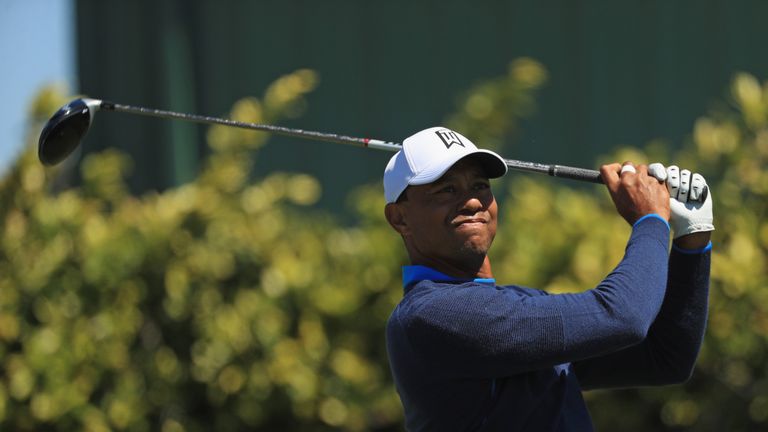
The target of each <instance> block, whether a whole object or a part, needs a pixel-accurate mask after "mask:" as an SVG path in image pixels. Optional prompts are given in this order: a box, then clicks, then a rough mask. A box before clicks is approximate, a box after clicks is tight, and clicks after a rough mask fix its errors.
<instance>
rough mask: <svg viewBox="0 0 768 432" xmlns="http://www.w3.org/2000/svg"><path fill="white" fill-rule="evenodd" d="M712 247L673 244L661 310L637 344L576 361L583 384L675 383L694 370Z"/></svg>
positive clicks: (706, 296)
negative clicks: (682, 247) (685, 247)
mask: <svg viewBox="0 0 768 432" xmlns="http://www.w3.org/2000/svg"><path fill="white" fill-rule="evenodd" d="M709 268H710V252H709V251H708V250H706V251H700V252H699V253H684V252H682V251H681V250H675V249H673V251H672V253H671V255H670V259H669V273H668V282H667V290H666V294H665V297H664V303H663V304H662V307H661V310H660V312H659V315H658V316H657V317H656V320H655V321H654V323H653V324H652V325H651V328H650V329H649V331H648V336H647V337H646V339H645V340H644V341H643V342H642V343H641V344H639V345H636V346H633V347H630V348H627V349H624V350H622V351H618V352H616V353H613V354H609V355H604V356H600V357H596V358H593V359H588V360H583V361H579V362H575V363H573V367H574V370H575V371H576V376H577V377H578V379H579V382H580V383H581V385H582V387H583V388H584V389H595V388H607V387H627V386H642V385H664V384H675V383H680V382H683V381H686V380H687V379H688V378H689V377H690V375H691V373H692V372H693V368H694V365H695V363H696V357H697V356H698V353H699V348H700V347H701V343H702V340H703V337H704V329H705V327H706V319H707V303H708V291H709Z"/></svg>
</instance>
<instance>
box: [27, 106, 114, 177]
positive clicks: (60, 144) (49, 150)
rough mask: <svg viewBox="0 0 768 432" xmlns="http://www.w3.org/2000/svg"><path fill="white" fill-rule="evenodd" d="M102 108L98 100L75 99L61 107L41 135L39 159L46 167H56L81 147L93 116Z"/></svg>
mask: <svg viewBox="0 0 768 432" xmlns="http://www.w3.org/2000/svg"><path fill="white" fill-rule="evenodd" d="M100 107H101V101H100V100H98V99H86V98H82V99H75V100H73V101H71V102H70V103H68V104H66V105H64V106H63V107H61V108H60V109H59V110H58V111H56V113H55V114H54V115H53V116H52V117H51V118H50V120H48V123H46V124H45V127H44V128H43V131H42V132H41V133H40V141H39V142H38V147H37V157H38V158H39V159H40V162H42V163H43V164H44V165H56V164H57V163H59V162H61V161H63V160H64V159H66V158H67V156H69V155H70V154H71V153H72V152H73V151H75V149H77V147H78V146H79V145H80V142H81V141H82V139H83V137H85V134H86V133H88V128H89V127H90V126H91V122H92V121H93V116H94V115H95V114H96V111H97V110H98V109H99V108H100Z"/></svg>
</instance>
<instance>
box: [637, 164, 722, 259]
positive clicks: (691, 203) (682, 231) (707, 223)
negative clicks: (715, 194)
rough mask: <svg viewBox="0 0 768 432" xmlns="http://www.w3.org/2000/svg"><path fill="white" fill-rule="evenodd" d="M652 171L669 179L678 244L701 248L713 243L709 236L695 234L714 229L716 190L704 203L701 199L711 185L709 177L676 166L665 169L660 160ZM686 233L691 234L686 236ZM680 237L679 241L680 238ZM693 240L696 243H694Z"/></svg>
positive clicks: (661, 177)
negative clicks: (714, 198)
mask: <svg viewBox="0 0 768 432" xmlns="http://www.w3.org/2000/svg"><path fill="white" fill-rule="evenodd" d="M648 172H649V173H650V174H651V175H652V176H654V177H655V178H657V179H658V180H659V181H666V183H667V188H668V189H669V196H670V200H669V206H670V210H671V217H670V219H669V224H670V226H671V227H672V231H673V232H674V238H675V240H676V243H679V242H683V243H685V244H686V246H687V247H686V248H688V249H692V248H694V247H691V244H693V245H695V246H699V244H700V243H702V242H704V244H703V245H700V246H701V247H703V246H706V243H708V242H709V235H703V234H698V235H692V234H695V233H708V232H710V231H714V229H715V226H714V225H713V224H712V222H713V216H712V190H711V189H709V188H707V189H709V190H708V192H707V194H706V197H705V199H704V201H703V202H701V201H699V199H700V197H701V196H702V193H703V191H704V189H705V188H706V186H707V182H706V180H704V177H702V176H701V175H700V174H698V173H694V174H693V175H691V172H690V171H688V170H680V168H678V167H677V166H675V165H672V166H670V167H668V168H664V165H662V164H660V163H653V164H651V165H650V166H649V167H648ZM683 236H690V237H688V238H682V237H683ZM678 239H679V241H678ZM692 242H693V243H692Z"/></svg>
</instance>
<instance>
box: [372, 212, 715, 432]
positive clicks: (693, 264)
mask: <svg viewBox="0 0 768 432" xmlns="http://www.w3.org/2000/svg"><path fill="white" fill-rule="evenodd" d="M668 244H669V227H668V225H667V224H666V222H664V221H663V220H661V219H659V218H653V217H651V218H645V219H643V220H642V221H640V222H639V223H636V224H635V226H634V227H633V229H632V235H631V236H630V239H629V242H628V244H627V248H626V252H625V255H624V258H623V259H622V261H621V262H620V263H619V264H618V266H617V267H616V268H615V269H614V270H613V272H611V274H610V275H608V276H607V277H606V278H605V279H604V280H603V281H602V282H601V283H600V284H599V285H598V286H597V287H595V288H594V289H591V290H588V291H585V292H582V293H578V294H559V295H549V294H547V293H546V292H544V291H540V290H535V289H531V288H524V287H520V286H515V285H509V286H497V285H495V283H493V280H490V282H491V283H488V282H489V280H478V281H468V282H467V281H456V280H450V279H451V278H450V277H444V278H440V277H432V278H430V279H431V280H420V281H418V280H417V281H412V282H410V283H408V284H407V285H406V286H405V295H404V296H403V299H402V301H401V302H400V304H398V306H397V307H396V308H395V310H394V311H393V313H392V315H391V317H390V319H389V321H388V323H387V350H388V354H389V359H390V366H391V368H392V373H393V376H394V379H395V384H396V387H397V390H398V393H399V394H400V398H401V400H402V403H403V407H404V409H405V426H406V429H407V430H409V431H478V430H482V431H590V430H592V423H591V420H590V417H589V413H588V412H587V408H586V405H585V404H584V400H583V398H582V396H581V390H582V389H594V388H606V387H626V386H642V385H661V384H670V383H679V382H682V381H685V380H686V379H687V378H688V377H689V376H690V374H691V372H692V370H693V366H694V363H695V361H696V356H697V354H698V351H699V347H700V345H701V342H702V339H703V334H704V327H705V322H706V315H707V296H708V294H707V291H708V285H709V261H710V253H709V248H707V250H705V251H699V252H697V253H684V251H679V250H675V249H674V248H673V251H672V253H671V255H670V254H669V252H668ZM668 270H669V271H668ZM433 273H436V272H433ZM441 279H442V280H441Z"/></svg>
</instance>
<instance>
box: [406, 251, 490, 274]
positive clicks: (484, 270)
mask: <svg viewBox="0 0 768 432" xmlns="http://www.w3.org/2000/svg"><path fill="white" fill-rule="evenodd" d="M478 258H479V259H477V261H475V262H471V263H468V262H466V261H464V262H462V263H459V264H457V263H451V262H448V261H445V260H441V259H439V258H426V257H414V256H412V257H411V264H413V265H423V266H426V267H429V268H431V269H434V270H437V271H439V272H440V273H444V274H446V275H448V276H452V277H455V278H457V279H479V278H481V279H493V272H492V271H491V260H490V259H488V255H483V256H482V257H478ZM472 261H474V260H472Z"/></svg>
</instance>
